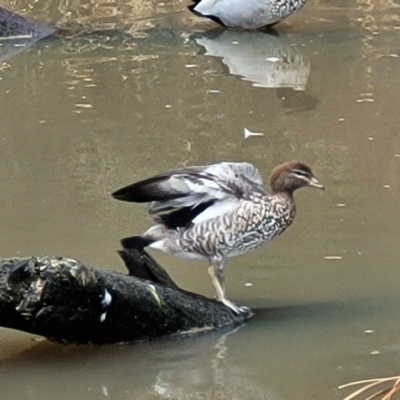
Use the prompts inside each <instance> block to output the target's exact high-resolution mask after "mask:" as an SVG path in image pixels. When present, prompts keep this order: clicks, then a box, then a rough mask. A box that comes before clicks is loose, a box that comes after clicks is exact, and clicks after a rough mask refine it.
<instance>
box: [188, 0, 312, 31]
mask: <svg viewBox="0 0 400 400" xmlns="http://www.w3.org/2000/svg"><path fill="white" fill-rule="evenodd" d="M306 1H307V0H194V3H193V4H191V5H190V6H188V9H189V10H190V11H191V12H192V13H193V14H195V15H197V16H199V17H204V18H208V19H211V20H213V21H214V22H217V23H218V24H220V25H223V26H226V27H230V28H242V29H258V28H262V27H266V26H272V25H275V24H277V23H278V22H280V21H282V20H284V19H285V18H287V17H289V15H291V14H293V13H294V12H296V11H298V10H300V9H301V8H302V7H303V6H304V4H305V3H306Z"/></svg>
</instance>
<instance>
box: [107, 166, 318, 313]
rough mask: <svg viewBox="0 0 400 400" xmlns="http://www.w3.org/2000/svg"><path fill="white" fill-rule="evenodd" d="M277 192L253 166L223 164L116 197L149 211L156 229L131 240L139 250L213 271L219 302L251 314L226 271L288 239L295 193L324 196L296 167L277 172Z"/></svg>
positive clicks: (151, 181)
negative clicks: (231, 293)
mask: <svg viewBox="0 0 400 400" xmlns="http://www.w3.org/2000/svg"><path fill="white" fill-rule="evenodd" d="M269 185H270V191H269V192H268V191H267V190H266V189H265V188H264V183H263V178H262V176H261V173H260V172H259V170H258V169H257V168H256V167H255V166H254V165H252V164H250V163H248V162H220V163H217V164H210V165H205V166H191V167H183V168H178V169H175V170H171V171H168V172H163V173H160V174H158V175H155V176H152V177H150V178H147V179H144V180H141V181H139V182H136V183H133V184H130V185H128V186H125V187H123V188H121V189H119V190H117V191H115V192H114V193H112V196H113V197H114V198H115V199H117V200H121V201H126V202H134V203H148V205H147V211H148V213H149V214H150V215H151V216H153V219H154V225H153V226H151V227H150V228H149V229H148V230H147V231H146V232H145V233H144V234H142V235H140V236H133V237H131V238H129V243H131V245H132V246H135V247H138V248H141V249H144V248H146V247H149V248H152V249H157V250H160V251H162V252H164V253H167V254H171V255H174V256H177V257H181V258H184V259H189V260H202V261H206V262H207V263H208V265H209V266H208V273H209V275H210V278H211V282H212V284H213V286H214V288H215V291H216V299H217V300H219V301H220V302H222V303H223V304H225V305H226V306H227V307H229V308H230V309H231V310H233V311H234V312H235V313H237V314H240V313H242V312H247V311H248V310H249V309H248V308H247V307H240V306H238V305H236V304H235V303H233V302H232V301H230V300H228V298H227V296H226V287H225V272H224V269H225V265H226V262H227V260H228V258H231V257H236V256H240V255H243V254H246V253H248V252H250V251H251V250H254V249H256V248H257V247H260V246H261V245H263V244H266V243H268V242H270V241H271V240H273V239H274V238H276V237H278V236H279V235H281V234H282V233H283V232H284V231H285V230H286V229H287V228H288V227H289V226H290V225H291V224H292V222H293V220H294V217H295V214H296V204H295V201H294V197H293V193H294V192H295V191H296V190H297V189H300V188H302V187H311V188H316V189H324V186H323V185H322V184H321V183H320V182H319V181H318V180H317V178H315V176H314V175H313V172H312V171H311V168H310V167H309V166H308V165H307V164H304V163H302V162H299V161H289V162H285V163H283V164H280V165H278V166H277V167H275V168H274V169H273V170H272V173H271V175H270V178H269Z"/></svg>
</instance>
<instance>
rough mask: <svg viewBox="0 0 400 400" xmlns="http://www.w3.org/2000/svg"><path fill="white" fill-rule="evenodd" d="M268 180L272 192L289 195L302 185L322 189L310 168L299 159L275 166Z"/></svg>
mask: <svg viewBox="0 0 400 400" xmlns="http://www.w3.org/2000/svg"><path fill="white" fill-rule="evenodd" d="M269 182H270V186H271V190H272V192H273V193H287V194H289V195H291V194H292V193H293V192H294V191H295V190H296V189H300V188H301V187H304V186H310V187H313V188H316V189H324V186H323V185H322V184H321V183H320V182H319V181H318V180H317V179H316V178H315V176H314V175H313V173H312V171H311V168H310V167H309V166H308V165H306V164H303V163H301V162H299V161H289V162H286V163H284V164H281V165H278V166H277V167H275V168H274V170H273V171H272V173H271V176H270V178H269Z"/></svg>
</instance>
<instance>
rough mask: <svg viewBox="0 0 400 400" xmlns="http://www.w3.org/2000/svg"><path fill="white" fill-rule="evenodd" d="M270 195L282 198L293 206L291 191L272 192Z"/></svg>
mask: <svg viewBox="0 0 400 400" xmlns="http://www.w3.org/2000/svg"><path fill="white" fill-rule="evenodd" d="M272 195H273V196H276V197H281V198H284V199H285V200H286V201H288V202H290V203H293V204H294V197H293V191H292V190H272Z"/></svg>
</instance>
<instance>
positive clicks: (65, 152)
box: [0, 0, 400, 400]
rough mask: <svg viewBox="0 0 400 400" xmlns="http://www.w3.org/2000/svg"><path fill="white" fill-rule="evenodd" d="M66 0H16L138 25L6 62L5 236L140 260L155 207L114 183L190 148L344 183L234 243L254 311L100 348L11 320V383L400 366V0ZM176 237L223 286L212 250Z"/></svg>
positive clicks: (1, 353)
mask: <svg viewBox="0 0 400 400" xmlns="http://www.w3.org/2000/svg"><path fill="white" fill-rule="evenodd" d="M59 3H60V2H56V1H48V0H47V1H46V2H45V1H38V2H35V3H32V4H27V3H26V2H24V1H17V2H15V3H13V7H14V8H13V9H14V10H16V11H19V12H21V13H23V14H24V15H25V16H26V17H29V18H31V19H36V20H38V21H40V22H45V23H50V22H52V21H60V22H61V23H65V24H66V23H70V22H74V21H78V22H82V23H88V21H90V22H91V23H92V24H94V26H96V27H98V28H118V29H119V27H121V26H122V27H127V26H128V25H129V26H130V25H132V24H133V25H134V28H132V29H131V30H130V31H131V33H132V34H133V35H134V37H135V38H134V39H129V38H128V37H126V36H124V35H122V36H120V37H111V36H110V37H107V36H106V37H86V38H80V39H79V38H76V39H74V40H72V41H63V40H61V41H43V42H40V43H38V44H36V45H35V46H33V47H31V48H29V49H27V50H26V51H24V52H20V53H19V54H18V55H16V56H15V57H12V58H9V59H7V60H6V61H5V62H4V63H3V64H2V65H1V68H0V103H1V128H2V129H1V133H0V146H1V154H2V156H1V158H0V175H1V180H0V225H1V247H0V249H1V252H0V253H1V255H2V256H16V255H21V256H27V255H39V254H56V255H65V256H70V257H74V258H77V259H79V260H81V261H83V262H85V263H88V264H90V265H93V266H97V267H102V268H108V269H115V270H119V271H123V270H124V268H123V265H122V263H121V261H120V260H119V259H118V256H117V255H116V253H115V250H116V249H117V248H118V246H119V243H118V240H119V238H121V237H124V236H127V235H132V234H135V233H138V232H141V231H143V230H144V229H146V227H147V226H148V225H149V223H150V220H149V218H148V217H147V216H146V215H145V213H144V211H143V209H142V207H140V206H136V205H131V204H124V203H118V202H116V201H114V200H112V199H111V197H110V193H111V192H112V191H113V190H115V189H117V188H119V187H120V186H121V185H125V184H128V183H130V182H133V181H134V180H135V179H140V178H143V177H146V176H148V175H150V174H153V173H156V172H159V171H162V170H165V169H168V168H172V167H176V166H179V165H183V164H202V163H211V162H215V161H221V160H234V161H236V160H247V161H250V162H252V163H254V164H256V165H257V166H258V167H259V168H260V170H261V171H262V172H263V174H264V176H265V178H267V176H268V174H269V172H270V170H271V168H272V167H273V166H275V165H276V164H277V163H279V162H281V161H284V160H288V159H293V158H297V159H301V160H304V161H306V162H308V163H309V164H310V165H312V167H313V169H314V172H315V174H316V176H317V177H318V178H319V179H320V180H321V181H322V182H323V183H324V184H325V185H326V191H325V192H324V193H320V192H319V191H313V190H311V189H310V190H309V189H307V190H306V189H304V190H301V191H299V192H298V193H296V194H297V196H296V199H297V203H298V215H297V217H296V220H295V223H294V225H293V226H292V227H291V228H290V229H289V230H288V231H287V232H286V233H285V234H284V235H283V236H282V237H280V238H279V239H278V240H276V241H275V242H273V243H271V244H269V245H268V246H265V247H263V248H261V249H259V250H257V251H255V252H254V253H251V254H249V255H247V256H244V257H241V258H237V259H233V260H231V261H230V262H229V264H228V266H227V286H228V294H229V297H230V298H231V299H233V300H235V301H237V302H240V303H241V304H245V305H247V306H250V307H252V308H254V309H255V311H256V316H255V317H254V318H253V319H252V320H251V321H250V322H249V323H248V324H247V325H246V326H244V327H242V328H241V329H238V330H237V331H236V332H218V333H213V334H209V335H206V336H202V337H195V338H189V339H183V340H160V341H156V342H153V343H150V344H148V343H143V344H138V345H134V346H109V347H100V348H99V347H86V346H82V347H75V346H62V345H58V344H53V343H48V342H46V341H44V342H43V341H42V342H37V341H33V340H32V335H27V334H22V333H19V332H15V331H11V330H6V329H0V385H1V394H0V398H4V399H12V400H13V399H15V400H20V399H54V398H55V397H56V396H57V397H58V398H68V399H101V398H110V399H135V400H136V399H179V400H186V399H202V400H203V399H215V400H216V399H218V400H219V399H224V400H225V399H231V400H233V399H235V400H237V399H240V400H241V399H245V400H247V399H249V400H253V399H268V400H275V399H288V400H292V399H299V400H306V399H325V400H327V399H332V400H334V399H340V398H341V397H343V396H344V395H345V393H346V392H345V391H344V392H343V393H341V392H338V391H337V386H338V385H340V384H343V383H345V382H348V381H351V380H356V379H364V378H369V377H375V376H386V375H389V376H390V375H394V374H398V372H399V367H398V366H399V362H398V359H399V358H398V357H399V352H400V344H399V343H400V337H399V333H400V323H399V318H398V317H399V313H400V311H399V309H400V308H399V305H400V294H399V260H400V247H399V237H400V226H399V220H400V201H399V199H400V184H399V182H400V179H399V177H400V135H399V126H400V125H399V123H400V117H399V101H400V79H399V68H400V45H399V39H398V35H399V29H400V12H399V8H398V2H396V1H390V0H388V1H383V0H380V1H378V0H374V1H367V0H358V1H344V0H343V1H328V0H326V1H317V0H315V1H313V0H309V2H308V4H307V6H306V7H305V9H304V10H303V11H302V12H300V13H298V14H297V15H295V16H293V17H292V18H291V19H289V20H288V21H287V23H283V24H281V25H278V26H277V30H278V31H279V32H280V36H268V35H265V34H261V33H239V32H229V31H225V32H223V31H219V32H217V33H214V32H212V33H210V31H211V30H212V28H214V25H213V24H212V23H210V24H208V23H206V22H204V21H201V20H198V19H196V18H194V17H192V16H190V15H188V13H187V12H186V11H185V10H184V4H183V3H180V2H178V1H175V2H172V3H162V2H150V1H146V2H141V3H140V4H139V2H136V3H135V2H133V1H131V2H128V1H126V2H123V1H115V2H114V3H107V2H100V1H99V2H94V1H93V2H83V1H75V2H70V3H69V4H65V3H64V2H61V3H60V4H59ZM1 5H2V6H5V7H9V5H8V4H5V3H4V2H3V3H2V4H1ZM194 31H197V35H196V37H190V35H191V34H192V33H193V32H194ZM244 127H246V128H248V129H249V130H251V131H255V132H263V133H264V134H265V135H264V136H263V137H251V138H249V139H248V140H246V141H245V140H244V138H243V129H244ZM156 257H157V259H158V260H160V261H161V262H162V264H163V265H164V266H165V267H166V268H167V269H168V270H169V271H170V272H171V274H172V276H173V277H174V279H176V281H177V282H178V283H179V284H180V285H182V286H183V287H185V288H187V289H189V290H193V291H197V292H200V293H202V294H205V295H213V289H212V287H211V283H210V281H209V278H208V275H207V272H206V269H205V266H204V265H202V264H196V263H188V262H185V261H182V260H178V259H174V258H171V257H168V256H165V255H162V254H156ZM326 257H328V259H326ZM329 258H330V259H329ZM249 282H251V283H252V284H253V286H252V287H246V286H245V284H246V283H249ZM366 331H372V333H371V332H370V333H366Z"/></svg>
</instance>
